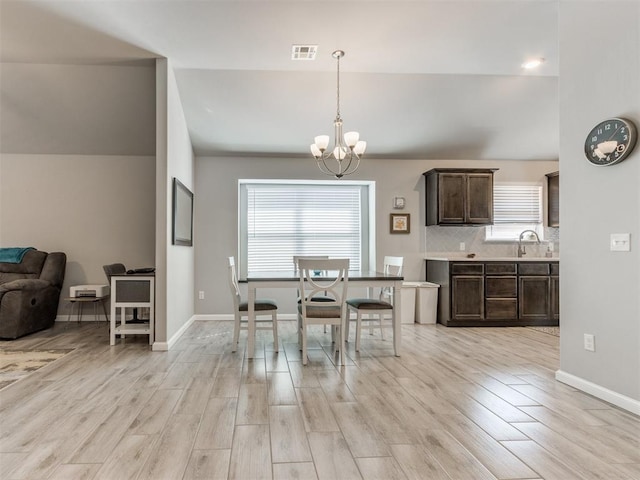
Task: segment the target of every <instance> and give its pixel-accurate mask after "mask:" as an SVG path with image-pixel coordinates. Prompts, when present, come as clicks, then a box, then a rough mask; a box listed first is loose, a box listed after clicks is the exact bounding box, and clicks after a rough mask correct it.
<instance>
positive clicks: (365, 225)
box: [238, 179, 376, 278]
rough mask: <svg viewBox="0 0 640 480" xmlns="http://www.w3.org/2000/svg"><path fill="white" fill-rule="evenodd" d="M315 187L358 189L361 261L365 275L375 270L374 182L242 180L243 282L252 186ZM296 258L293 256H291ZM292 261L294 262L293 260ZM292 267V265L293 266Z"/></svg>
mask: <svg viewBox="0 0 640 480" xmlns="http://www.w3.org/2000/svg"><path fill="white" fill-rule="evenodd" d="M260 184H263V185H273V186H277V185H313V186H322V185H326V186H331V187H335V186H343V187H347V186H356V187H359V188H360V190H361V191H360V195H361V197H360V199H361V210H360V218H361V231H360V233H361V244H360V249H361V251H360V261H361V269H362V270H363V271H367V270H375V267H376V265H375V252H376V244H375V241H376V215H375V214H376V209H375V198H376V197H375V192H376V189H375V187H376V183H375V181H371V180H298V179H295V180H292V179H239V180H238V272H239V275H240V277H241V278H244V277H246V276H247V273H248V248H249V246H248V224H247V222H248V193H247V192H248V189H247V187H248V186H249V185H260ZM292 255H293V254H292ZM292 261H293V260H292ZM291 265H292V266H293V264H291Z"/></svg>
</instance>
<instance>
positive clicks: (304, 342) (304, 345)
mask: <svg viewBox="0 0 640 480" xmlns="http://www.w3.org/2000/svg"><path fill="white" fill-rule="evenodd" d="M301 333H302V364H303V365H306V364H307V361H308V360H307V326H306V325H305V324H304V322H302V328H301Z"/></svg>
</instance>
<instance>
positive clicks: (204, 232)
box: [195, 157, 558, 315]
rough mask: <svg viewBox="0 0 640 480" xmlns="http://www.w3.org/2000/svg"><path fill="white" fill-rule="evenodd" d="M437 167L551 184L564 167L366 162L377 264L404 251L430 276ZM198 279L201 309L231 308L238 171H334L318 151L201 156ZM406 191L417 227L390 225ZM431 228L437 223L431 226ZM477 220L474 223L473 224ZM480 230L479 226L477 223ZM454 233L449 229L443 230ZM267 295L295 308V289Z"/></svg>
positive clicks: (409, 274) (415, 268)
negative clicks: (318, 161) (430, 191)
mask: <svg viewBox="0 0 640 480" xmlns="http://www.w3.org/2000/svg"><path fill="white" fill-rule="evenodd" d="M435 167H479V168H488V167H493V168H499V170H498V172H496V181H505V182H507V181H508V182H538V183H541V184H546V177H545V173H549V172H552V171H556V170H558V162H554V161H533V160H531V161H493V162H489V161H482V162H480V161H473V160H470V161H464V160H460V161H446V160H440V161H435V160H380V159H375V160H370V159H366V158H365V160H364V161H363V162H362V164H361V166H360V169H359V170H358V171H357V172H356V173H355V174H354V175H350V176H349V179H350V180H374V181H375V182H376V212H377V213H376V224H377V226H376V232H377V233H376V245H377V248H376V250H377V264H378V265H381V264H382V259H383V257H384V256H385V255H398V256H403V257H404V265H405V266H404V275H405V278H406V279H407V280H423V279H424V278H425V262H424V260H423V258H424V254H425V252H426V251H427V250H428V249H429V246H428V245H427V244H426V241H427V240H426V239H427V235H426V230H427V227H425V226H424V225H425V213H424V206H423V205H424V202H425V200H424V180H423V178H424V177H423V176H422V173H423V172H425V171H427V170H429V169H431V168H435ZM195 173H196V175H195V178H196V190H197V192H198V195H197V196H196V220H195V223H196V225H197V232H196V237H195V238H196V258H197V263H196V272H195V273H196V281H195V290H196V293H197V291H198V290H202V291H204V292H205V299H204V300H196V313H197V314H204V315H207V314H230V313H231V312H232V303H231V294H230V292H229V289H228V286H227V281H226V273H227V257H228V256H231V255H234V256H236V257H237V252H238V220H237V219H238V182H237V181H238V179H241V178H244V179H246V178H274V179H312V180H318V179H322V180H325V179H331V177H328V176H325V175H323V174H321V173H320V172H319V170H318V169H317V167H316V166H315V162H314V161H313V158H310V157H309V158H307V157H303V158H301V159H295V160H292V159H287V160H283V159H272V158H269V159H265V158H207V157H198V158H196V168H195ZM396 196H401V197H405V198H406V207H405V209H404V210H402V211H403V212H406V213H409V214H410V215H411V233H410V234H408V235H398V234H393V235H392V234H390V233H389V214H390V213H392V212H397V210H393V208H392V205H393V197H396ZM429 228H431V227H429ZM471 228H472V227H471ZM473 230H477V229H473ZM443 234H446V231H443ZM260 294H261V296H267V297H270V298H275V299H276V300H278V301H279V307H280V311H281V312H283V313H294V312H295V306H294V299H293V295H292V294H291V292H287V291H283V290H273V291H268V290H266V291H261V292H260Z"/></svg>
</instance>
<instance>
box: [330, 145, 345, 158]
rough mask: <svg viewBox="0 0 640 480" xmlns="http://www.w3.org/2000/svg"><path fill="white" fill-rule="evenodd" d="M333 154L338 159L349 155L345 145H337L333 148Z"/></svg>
mask: <svg viewBox="0 0 640 480" xmlns="http://www.w3.org/2000/svg"><path fill="white" fill-rule="evenodd" d="M333 156H334V157H336V160H344V158H345V157H346V156H347V151H346V149H345V148H344V147H336V148H334V149H333Z"/></svg>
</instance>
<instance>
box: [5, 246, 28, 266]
mask: <svg viewBox="0 0 640 480" xmlns="http://www.w3.org/2000/svg"><path fill="white" fill-rule="evenodd" d="M29 250H35V249H34V248H33V247H10V248H0V262H2V263H20V262H22V257H24V254H25V253H27V252H28V251H29Z"/></svg>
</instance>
